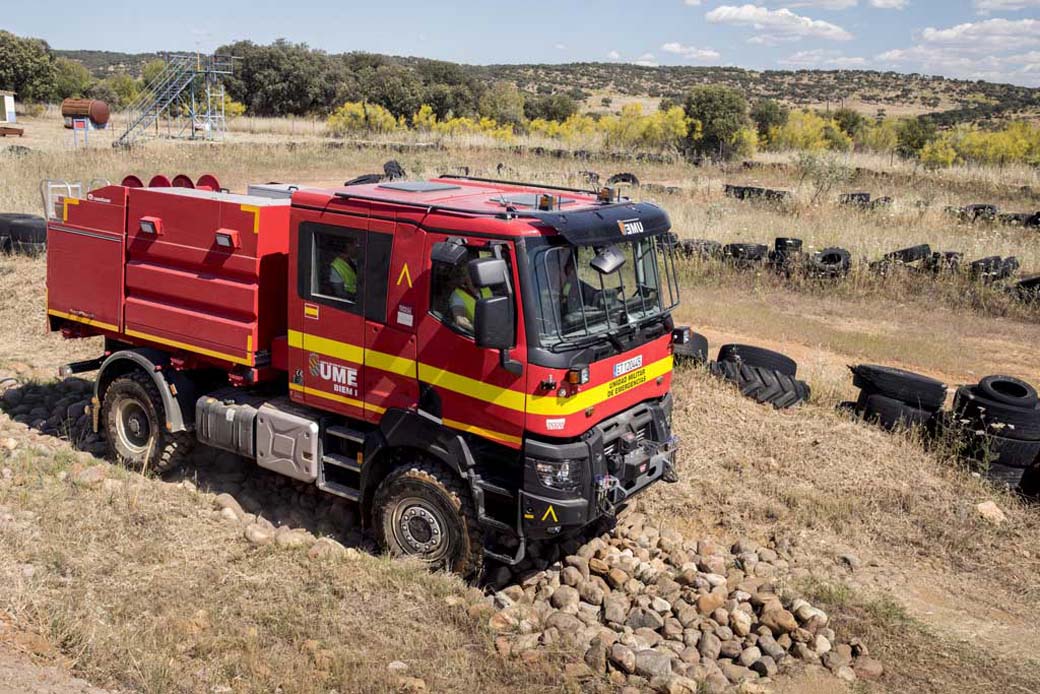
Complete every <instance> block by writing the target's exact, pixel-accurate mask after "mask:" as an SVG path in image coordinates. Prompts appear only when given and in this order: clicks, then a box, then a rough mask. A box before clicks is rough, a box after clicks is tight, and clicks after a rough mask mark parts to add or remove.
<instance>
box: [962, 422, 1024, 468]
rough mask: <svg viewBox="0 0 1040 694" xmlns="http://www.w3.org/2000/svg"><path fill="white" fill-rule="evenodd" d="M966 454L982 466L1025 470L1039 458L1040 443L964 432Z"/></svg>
mask: <svg viewBox="0 0 1040 694" xmlns="http://www.w3.org/2000/svg"><path fill="white" fill-rule="evenodd" d="M965 435H966V436H967V437H968V440H967V441H965V443H966V444H967V445H966V449H967V452H968V454H969V455H970V456H971V457H972V458H974V459H975V460H978V461H979V462H981V463H984V464H990V465H994V464H995V465H1003V466H1005V467H1017V468H1020V469H1025V468H1027V467H1031V466H1032V465H1033V464H1034V463H1036V461H1037V458H1040V441H1019V440H1018V439H1009V438H1007V437H1006V436H997V435H994V434H976V433H975V432H973V431H970V430H965Z"/></svg>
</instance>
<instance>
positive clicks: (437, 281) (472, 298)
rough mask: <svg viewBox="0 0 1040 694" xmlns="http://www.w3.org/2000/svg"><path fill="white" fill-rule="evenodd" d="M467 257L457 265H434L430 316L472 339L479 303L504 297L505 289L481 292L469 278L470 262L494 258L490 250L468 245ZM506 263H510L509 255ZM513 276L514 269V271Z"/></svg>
mask: <svg viewBox="0 0 1040 694" xmlns="http://www.w3.org/2000/svg"><path fill="white" fill-rule="evenodd" d="M466 250H467V254H466V257H465V258H464V259H463V260H462V261H460V262H459V263H457V264H456V265H449V264H447V263H440V262H434V263H433V268H432V270H431V279H430V313H431V314H433V315H434V316H435V317H436V318H437V319H438V320H440V321H441V322H442V323H444V324H445V325H447V326H448V327H449V328H452V329H453V330H455V331H457V332H460V333H462V334H463V335H466V336H468V337H472V336H473V334H474V332H473V319H474V315H475V313H476V308H477V300H479V299H482V298H487V297H492V296H504V295H505V294H506V289H505V287H504V286H503V287H484V288H482V289H479V290H478V289H477V288H476V287H474V286H473V283H472V282H471V281H470V278H469V261H471V260H475V259H477V258H490V257H492V256H493V255H494V254H493V253H492V251H491V249H489V248H487V247H480V248H476V247H472V246H467V248H466ZM506 262H507V263H508V262H509V258H508V255H507V256H506ZM510 276H512V269H510Z"/></svg>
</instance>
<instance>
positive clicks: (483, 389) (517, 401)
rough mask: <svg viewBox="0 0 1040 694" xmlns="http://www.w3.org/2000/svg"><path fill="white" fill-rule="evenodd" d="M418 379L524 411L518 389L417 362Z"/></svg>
mask: <svg viewBox="0 0 1040 694" xmlns="http://www.w3.org/2000/svg"><path fill="white" fill-rule="evenodd" d="M419 380H420V381H423V382H425V383H430V384H433V385H435V386H440V387H441V388H446V389H447V390H451V391H454V392H456V393H461V394H462V395H468V396H469V397H471V398H476V399H477V400H483V401H484V402H489V403H491V404H492V405H498V406H500V407H506V408H509V409H510V410H516V411H517V412H523V411H524V394H523V393H522V392H520V391H518V390H510V389H509V388H500V387H498V386H493V385H491V384H489V383H484V382H483V381H478V380H476V379H473V378H469V377H467V376H461V375H459V374H457V373H452V372H451V371H445V370H444V369H438V368H437V367H435V366H430V365H429V364H423V363H421V362H420V363H419Z"/></svg>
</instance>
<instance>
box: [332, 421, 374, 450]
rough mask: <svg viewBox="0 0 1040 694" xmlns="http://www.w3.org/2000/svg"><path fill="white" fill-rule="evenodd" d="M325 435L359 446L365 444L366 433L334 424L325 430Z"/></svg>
mask: <svg viewBox="0 0 1040 694" xmlns="http://www.w3.org/2000/svg"><path fill="white" fill-rule="evenodd" d="M325 433H326V434H327V435H328V436H335V437H336V438H338V439H343V440H345V441H350V442H351V443H356V444H358V445H361V444H363V443H364V442H365V434H364V432H361V431H357V430H356V429H351V428H350V427H345V426H343V425H341V424H334V425H332V426H330V427H328V428H327V429H325Z"/></svg>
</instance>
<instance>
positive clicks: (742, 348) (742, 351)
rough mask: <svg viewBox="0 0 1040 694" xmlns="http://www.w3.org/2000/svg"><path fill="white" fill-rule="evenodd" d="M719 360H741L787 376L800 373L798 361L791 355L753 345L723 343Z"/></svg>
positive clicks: (749, 364) (742, 362) (740, 361)
mask: <svg viewBox="0 0 1040 694" xmlns="http://www.w3.org/2000/svg"><path fill="white" fill-rule="evenodd" d="M718 360H719V361H720V362H727V361H729V362H739V363H741V364H746V365H748V366H757V367H760V368H765V369H772V370H773V371H779V372H780V373H782V374H784V375H787V376H796V375H797V374H798V363H797V362H796V361H795V360H794V359H792V358H791V357H789V356H787V355H786V354H780V353H779V352H774V351H773V350H770V349H764V348H762V347H752V346H751V345H737V344H731V345H722V347H721V348H720V349H719V356H718Z"/></svg>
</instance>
